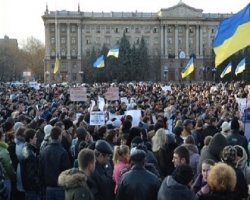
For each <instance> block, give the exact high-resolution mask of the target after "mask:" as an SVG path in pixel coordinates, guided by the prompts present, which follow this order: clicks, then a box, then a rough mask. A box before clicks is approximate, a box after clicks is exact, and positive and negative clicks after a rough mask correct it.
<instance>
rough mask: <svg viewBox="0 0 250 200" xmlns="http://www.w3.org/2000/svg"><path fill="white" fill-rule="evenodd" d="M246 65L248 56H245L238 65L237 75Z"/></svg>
mask: <svg viewBox="0 0 250 200" xmlns="http://www.w3.org/2000/svg"><path fill="white" fill-rule="evenodd" d="M245 67H246V58H244V59H243V60H242V61H240V63H239V64H238V65H237V67H236V70H235V75H236V76H237V75H238V74H240V73H241V72H243V71H244V70H245Z"/></svg>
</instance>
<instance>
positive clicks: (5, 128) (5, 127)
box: [3, 122, 13, 132]
mask: <svg viewBox="0 0 250 200" xmlns="http://www.w3.org/2000/svg"><path fill="white" fill-rule="evenodd" d="M12 127H13V124H12V123H11V122H5V123H4V125H3V131H4V132H9V131H10V130H11V129H12Z"/></svg>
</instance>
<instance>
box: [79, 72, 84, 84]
mask: <svg viewBox="0 0 250 200" xmlns="http://www.w3.org/2000/svg"><path fill="white" fill-rule="evenodd" d="M79 74H80V76H81V78H82V80H81V81H82V83H83V74H84V71H79Z"/></svg>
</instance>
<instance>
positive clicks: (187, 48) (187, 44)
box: [186, 25, 189, 58]
mask: <svg viewBox="0 0 250 200" xmlns="http://www.w3.org/2000/svg"><path fill="white" fill-rule="evenodd" d="M188 32H189V25H186V58H189V37H188Z"/></svg>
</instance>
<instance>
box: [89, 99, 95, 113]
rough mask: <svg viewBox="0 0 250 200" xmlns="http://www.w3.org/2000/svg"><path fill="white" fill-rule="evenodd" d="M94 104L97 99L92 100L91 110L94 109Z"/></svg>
mask: <svg viewBox="0 0 250 200" xmlns="http://www.w3.org/2000/svg"><path fill="white" fill-rule="evenodd" d="M94 106H95V101H94V100H91V108H90V111H92V110H93V108H94Z"/></svg>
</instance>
